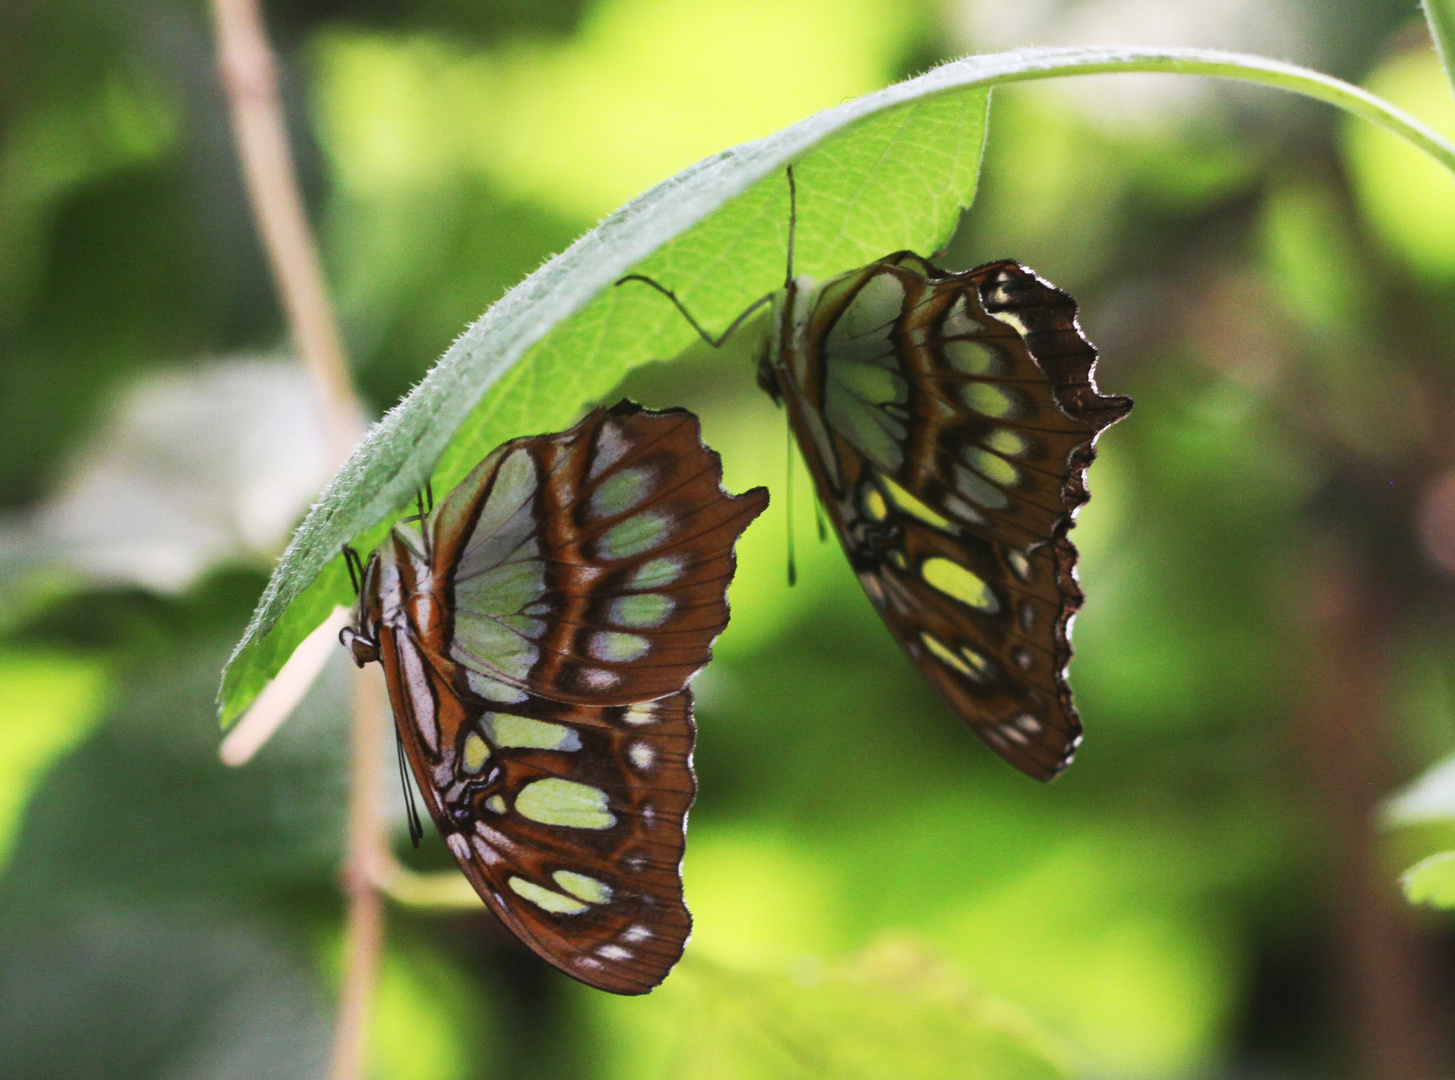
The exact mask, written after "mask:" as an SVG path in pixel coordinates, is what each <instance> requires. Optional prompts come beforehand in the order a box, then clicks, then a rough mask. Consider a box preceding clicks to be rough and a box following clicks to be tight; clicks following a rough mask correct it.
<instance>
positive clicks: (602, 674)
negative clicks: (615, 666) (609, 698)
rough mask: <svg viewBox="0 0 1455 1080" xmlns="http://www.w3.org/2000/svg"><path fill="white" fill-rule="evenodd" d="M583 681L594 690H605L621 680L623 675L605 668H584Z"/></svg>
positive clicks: (582, 670) (582, 671) (582, 672)
mask: <svg viewBox="0 0 1455 1080" xmlns="http://www.w3.org/2000/svg"><path fill="white" fill-rule="evenodd" d="M581 681H582V682H584V683H585V684H586V685H587V686H589V687H591V689H593V690H605V689H607V688H609V687H612V686H615V685H616V684H617V683H618V682H620V681H621V676H620V675H618V674H617V673H616V672H614V671H607V670H606V669H605V668H582V669H581Z"/></svg>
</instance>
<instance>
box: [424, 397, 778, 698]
mask: <svg viewBox="0 0 1455 1080" xmlns="http://www.w3.org/2000/svg"><path fill="white" fill-rule="evenodd" d="M721 477H722V467H721V463H720V462H719V460H718V457H717V455H716V454H715V453H713V452H712V451H711V450H709V449H707V448H706V447H705V446H704V445H703V444H702V441H701V436H700V431H699V427H698V423H697V418H696V417H694V416H693V415H692V414H691V413H689V412H687V411H686V410H683V409H670V410H666V411H663V412H646V411H643V410H640V409H638V408H636V407H635V406H628V407H622V406H618V407H617V408H616V409H613V410H606V411H601V410H598V411H597V412H596V413H594V414H592V416H590V417H588V418H587V419H586V420H585V421H583V422H582V423H581V424H580V425H578V426H577V427H576V428H573V429H572V430H571V431H569V432H565V433H563V434H561V435H557V436H549V437H541V438H533V439H517V440H514V441H513V442H510V443H506V444H505V445H504V446H502V447H501V448H500V449H499V450H497V451H496V452H495V453H494V454H492V455H491V456H490V457H489V458H487V459H486V460H485V461H484V462H482V463H481V465H480V466H479V467H478V468H477V469H476V470H475V472H473V473H472V474H471V476H470V477H469V478H467V479H466V481H465V482H463V483H462V484H461V485H460V486H459V487H458V488H457V489H456V490H455V492H454V493H452V494H451V496H450V497H449V498H448V499H447V500H446V501H445V503H444V504H443V505H442V506H441V507H440V509H439V511H437V519H436V526H437V528H436V531H438V532H439V533H441V534H442V535H447V536H449V537H452V538H453V539H452V540H451V541H445V540H441V542H440V543H439V545H438V546H437V548H436V550H435V551H434V553H433V563H434V566H435V574H436V577H437V578H438V579H441V580H446V581H449V582H451V583H452V589H453V596H452V600H453V602H452V605H451V608H452V612H453V620H454V633H453V640H452V643H451V646H450V648H451V655H452V656H453V658H454V659H455V660H457V661H458V662H459V663H461V664H463V665H464V666H465V667H466V668H467V669H468V670H470V671H472V672H474V674H475V677H476V678H475V682H476V684H477V686H478V688H479V689H480V690H481V691H482V692H483V693H484V694H485V696H487V697H488V696H494V697H496V698H498V699H500V700H507V701H508V700H510V699H511V698H512V697H513V696H517V695H524V694H530V693H544V694H546V695H547V696H549V697H551V698H553V699H555V700H558V701H573V702H577V703H580V704H589V705H620V704H628V703H631V702H635V701H643V700H647V699H650V698H655V697H661V696H663V695H664V694H669V693H674V692H676V691H678V690H681V689H682V688H683V687H684V686H685V685H686V684H687V681H688V680H689V679H690V678H691V677H692V676H693V675H694V674H695V673H696V672H697V671H698V670H699V669H700V668H701V667H702V666H703V665H704V664H705V663H707V660H708V658H709V656H710V655H711V646H712V642H713V640H714V639H715V638H716V637H717V635H718V634H719V633H720V632H721V631H722V627H723V625H724V624H725V623H726V621H727V600H726V596H725V589H726V586H727V582H728V581H729V580H730V579H731V578H732V574H733V568H734V561H733V553H732V546H733V542H734V541H735V540H736V539H737V537H738V535H739V534H740V533H741V532H742V530H743V529H744V528H746V527H747V525H748V523H749V522H750V521H752V519H753V518H754V517H756V516H757V515H758V514H759V513H761V512H762V509H763V507H764V506H765V505H766V504H767V492H766V491H764V490H763V489H761V488H759V489H755V490H753V491H750V492H747V493H746V494H743V495H738V496H728V495H726V494H725V493H724V492H723V491H722V487H721Z"/></svg>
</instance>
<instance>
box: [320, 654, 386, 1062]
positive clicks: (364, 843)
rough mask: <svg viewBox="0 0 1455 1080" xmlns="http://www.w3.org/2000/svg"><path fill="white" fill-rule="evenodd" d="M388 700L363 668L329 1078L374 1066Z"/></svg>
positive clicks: (351, 778)
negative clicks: (383, 759) (340, 974)
mask: <svg viewBox="0 0 1455 1080" xmlns="http://www.w3.org/2000/svg"><path fill="white" fill-rule="evenodd" d="M382 704H383V694H382V693H381V692H380V687H379V684H378V681H377V676H376V675H375V672H374V670H373V669H369V670H367V671H360V672H359V673H358V675H357V676H356V678H355V680H354V710H353V738H352V740H351V748H350V762H349V826H348V852H347V854H346V856H345V859H344V891H345V893H346V894H347V896H348V901H349V913H348V925H347V926H346V927H345V930H344V957H343V979H342V985H341V987H340V990H339V1004H338V1016H337V1017H336V1019H335V1020H334V1036H333V1055H332V1059H331V1061H330V1063H329V1073H328V1075H329V1077H330V1080H357V1078H359V1077H362V1076H364V1075H365V1073H366V1070H367V1066H368V1061H367V1055H368V1049H369V1017H370V1015H371V1013H372V1011H373V1010H372V1005H373V999H374V987H375V985H376V983H377V981H378V975H379V954H380V953H381V952H382V951H383V947H384V896H383V894H382V893H381V892H380V891H379V886H378V882H379V881H380V880H381V879H382V878H383V877H385V876H386V875H387V874H388V869H387V867H388V866H389V865H390V864H391V863H392V862H393V858H392V853H391V852H389V850H388V848H387V847H386V846H385V844H384V839H383V836H384V834H383V823H382V822H381V821H380V819H379V800H378V786H379V765H380V742H381V740H380V735H381V733H382V732H383V726H384V717H383V715H382Z"/></svg>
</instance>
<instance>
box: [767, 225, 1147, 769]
mask: <svg viewBox="0 0 1455 1080" xmlns="http://www.w3.org/2000/svg"><path fill="white" fill-rule="evenodd" d="M810 303H811V306H810V307H809V309H808V311H807V321H806V327H805V329H804V330H803V331H802V333H801V334H800V335H798V337H797V346H796V347H795V348H791V349H787V350H784V355H782V356H781V357H780V358H779V359H778V362H777V363H776V365H772V366H773V367H774V374H775V375H776V381H777V388H778V389H779V391H780V393H781V394H782V396H783V398H784V399H785V400H786V401H787V403H788V406H789V410H790V415H791V418H792V422H793V424H794V427H795V430H796V431H797V433H798V436H799V441H800V444H801V445H802V446H803V448H804V452H805V455H806V457H807V458H808V461H809V465H810V468H811V469H812V471H813V473H814V476H815V479H816V482H817V485H818V488H819V493H820V496H821V498H822V499H823V500H824V502H825V505H826V506H827V507H828V509H829V513H830V516H831V517H832V518H833V520H834V523H835V526H836V528H837V530H838V532H839V534H840V538H841V539H842V541H843V543H844V547H845V549H846V551H847V552H848V554H849V558H850V561H851V562H852V563H853V565H854V568H855V570H856V572H857V573H858V574H859V578H860V581H861V582H863V584H864V588H865V590H866V591H867V592H868V593H869V596H870V598H871V599H872V600H873V601H874V603H875V605H876V607H877V608H878V609H879V611H880V613H881V614H882V615H883V616H884V619H885V621H886V622H887V623H888V625H889V627H890V629H891V630H892V631H893V632H894V634H895V636H896V638H897V639H898V640H899V641H900V643H901V644H902V645H903V646H904V648H905V649H906V650H907V651H908V652H909V654H910V656H911V657H912V658H913V659H914V660H915V662H916V663H917V664H918V665H919V666H920V668H921V669H922V670H923V671H924V673H925V675H926V676H927V677H928V679H929V680H930V682H931V683H932V684H933V685H934V686H935V687H936V689H937V690H939V692H940V693H941V694H942V695H943V696H944V697H945V698H946V700H947V701H949V703H950V704H951V705H952V706H953V707H954V708H955V710H956V712H958V713H959V714H960V716H962V717H963V718H964V719H965V720H966V721H967V722H968V723H969V724H970V725H971V726H972V727H973V728H974V729H975V730H976V731H977V732H978V733H979V734H980V735H981V736H982V737H983V738H984V739H985V740H986V742H987V743H989V744H990V745H991V746H992V747H993V748H994V749H995V750H997V751H998V752H999V753H1000V754H1001V755H1002V756H1004V757H1005V758H1006V759H1007V760H1008V761H1010V762H1011V764H1013V765H1015V766H1016V767H1017V768H1019V769H1021V770H1022V771H1023V772H1025V773H1027V774H1028V775H1030V776H1033V777H1036V778H1038V779H1042V780H1046V779H1050V778H1052V777H1054V776H1055V775H1056V774H1057V773H1059V772H1060V771H1061V770H1062V769H1063V768H1065V766H1066V765H1067V764H1068V763H1069V762H1070V759H1071V755H1072V754H1073V753H1074V751H1075V749H1076V746H1077V744H1078V742H1079V741H1080V733H1081V724H1080V721H1079V719H1078V718H1077V715H1076V710H1075V708H1074V706H1073V704H1072V700H1071V691H1070V688H1069V687H1068V685H1067V683H1066V675H1065V672H1066V666H1067V664H1068V663H1069V661H1070V658H1071V643H1070V624H1071V619H1072V616H1073V615H1074V614H1075V612H1076V610H1077V609H1078V608H1079V607H1080V605H1081V601H1082V594H1081V590H1080V588H1079V587H1078V585H1077V583H1076V577H1075V566H1076V549H1075V547H1074V546H1073V545H1072V544H1071V542H1070V541H1069V540H1067V539H1066V532H1067V530H1068V529H1069V528H1070V526H1071V524H1072V519H1073V516H1074V514H1075V511H1076V510H1077V508H1078V507H1080V506H1081V504H1082V503H1084V502H1085V501H1086V499H1087V492H1086V484H1085V474H1086V468H1087V466H1088V465H1089V464H1090V462H1091V460H1092V457H1093V456H1094V444H1095V440H1096V436H1097V435H1098V434H1099V433H1100V432H1101V431H1102V430H1103V429H1104V428H1106V427H1107V426H1109V425H1110V424H1112V423H1115V422H1116V421H1117V420H1119V419H1121V418H1122V417H1123V416H1125V415H1126V413H1127V411H1128V410H1129V409H1130V408H1131V402H1130V401H1129V400H1128V399H1126V398H1120V397H1108V396H1103V395H1101V394H1100V393H1098V392H1097V389H1096V386H1095V382H1094V379H1093V369H1094V366H1095V362H1096V352H1095V350H1094V349H1093V348H1092V346H1091V344H1090V343H1089V342H1088V341H1087V340H1086V339H1085V338H1084V337H1083V336H1082V334H1081V332H1080V329H1079V327H1078V326H1077V322H1076V305H1075V302H1074V301H1073V300H1072V299H1071V298H1070V297H1069V296H1067V295H1066V294H1065V293H1063V292H1061V291H1060V290H1058V289H1056V288H1054V287H1053V286H1051V285H1049V284H1047V283H1046V282H1044V281H1042V280H1041V279H1040V278H1038V277H1037V276H1036V275H1035V274H1033V273H1032V272H1031V271H1029V270H1027V269H1026V268H1025V267H1022V266H1021V265H1020V264H1018V263H1015V262H1010V261H1005V262H998V263H992V264H989V265H987V266H983V267H980V268H978V269H976V270H972V271H970V272H968V273H964V274H945V273H942V272H941V271H939V270H937V269H935V268H934V267H933V266H931V265H930V264H929V263H927V262H925V261H924V260H923V259H921V258H919V257H918V256H916V255H913V254H911V253H909V252H900V253H898V254H895V255H891V256H889V257H887V258H885V259H881V260H879V261H878V262H876V263H873V264H871V265H869V266H867V267H865V268H863V269H862V270H858V271H855V272H853V273H851V274H846V275H844V276H843V277H840V278H837V279H835V280H833V281H831V282H829V283H828V284H827V285H825V286H824V288H823V289H822V290H821V291H820V292H819V293H818V294H817V296H816V297H814V298H813V299H812V300H811V301H810ZM785 339H786V336H785Z"/></svg>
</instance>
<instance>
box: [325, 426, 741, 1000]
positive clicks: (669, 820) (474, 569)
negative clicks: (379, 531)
mask: <svg viewBox="0 0 1455 1080" xmlns="http://www.w3.org/2000/svg"><path fill="white" fill-rule="evenodd" d="M633 469H636V470H640V474H639V475H646V474H649V475H650V477H652V478H654V481H653V482H652V483H651V484H648V485H646V490H645V492H644V493H642V492H641V491H640V489H641V488H642V486H643V485H642V484H641V483H638V482H637V481H636V480H631V479H629V480H626V481H621V480H618V481H616V486H615V487H612V486H611V485H612V478H613V477H620V476H622V475H627V474H630V470H633ZM719 476H720V469H719V467H718V462H717V458H716V456H715V455H713V454H712V453H711V452H710V451H708V450H706V449H705V448H704V447H702V445H701V443H700V441H699V440H698V436H697V425H696V420H695V418H693V417H691V415H690V414H687V413H685V412H683V411H681V410H670V411H668V412H665V413H648V412H643V411H642V410H640V409H638V408H636V407H635V406H630V405H628V404H625V403H624V404H623V405H621V406H618V407H617V408H615V409H613V410H610V411H604V410H598V411H597V412H594V413H592V414H591V415H590V416H589V417H587V419H586V420H584V421H583V422H582V423H581V424H579V425H578V426H577V427H575V428H573V429H572V430H571V431H568V432H565V433H563V434H561V435H553V436H542V437H539V438H532V439H517V440H514V441H513V442H510V443H507V444H505V445H504V446H503V447H501V448H500V449H499V450H497V451H496V452H495V453H493V454H492V455H491V456H490V457H488V458H487V459H486V460H485V461H484V462H482V463H481V465H480V466H479V467H478V468H477V469H476V470H475V471H474V472H473V473H471V475H470V476H469V477H467V478H466V480H465V481H464V482H462V483H461V485H460V486H459V487H458V488H456V489H455V491H454V492H452V493H451V494H450V496H449V497H448V498H446V499H445V500H444V502H443V503H442V504H441V505H440V506H439V507H438V508H437V509H436V510H435V511H434V512H433V513H431V514H430V515H429V516H428V517H427V518H426V519H425V521H424V522H423V523H422V528H421V529H417V530H416V529H414V528H413V527H410V526H400V527H396V529H395V530H394V532H393V533H392V534H391V537H390V538H389V540H388V541H386V543H385V544H383V545H381V546H380V548H379V550H378V551H376V552H375V554H374V556H373V557H372V558H371V559H370V562H369V565H368V567H367V569H366V572H365V575H364V589H363V591H362V592H361V594H360V601H359V607H358V612H357V617H356V627H354V628H351V629H350V630H349V631H348V633H349V634H350V635H351V637H352V638H356V639H359V641H361V642H363V643H364V644H363V645H355V646H354V647H355V649H356V651H355V656H356V658H357V659H361V660H367V659H371V658H373V656H372V652H377V657H378V659H380V660H381V662H382V663H383V667H384V671H385V675H386V679H387V682H388V685H389V693H390V700H391V704H392V705H393V709H394V716H395V721H396V724H397V726H398V730H399V733H400V737H401V740H402V742H403V744H404V748H405V752H406V754H407V755H408V758H409V762H410V765H411V768H412V770H413V772H414V775H415V779H416V781H417V782H418V784H419V787H420V789H421V791H422V792H423V795H424V799H425V802H426V804H427V805H428V807H429V811H430V815H431V817H433V819H434V821H435V823H436V825H437V826H438V827H439V829H440V831H441V833H442V834H443V835H444V837H445V841H446V843H447V844H448V845H449V847H450V850H451V851H452V852H453V853H454V854H455V857H456V858H457V859H458V861H459V863H460V866H461V867H462V869H463V870H464V872H465V874H466V876H467V877H468V878H469V879H470V881H471V883H472V884H473V885H474V886H475V888H476V891H477V892H479V894H480V896H481V897H482V898H483V899H484V900H485V902H486V904H487V905H489V907H490V908H491V910H492V911H494V912H495V914H496V915H497V916H499V918H500V919H501V921H502V922H504V923H505V924H506V925H507V926H509V927H510V929H511V930H512V931H514V932H515V934H516V935H517V936H518V937H520V939H521V940H522V941H524V942H525V943H526V944H527V945H529V946H530V947H531V948H532V949H533V950H535V952H536V953H538V954H539V955H540V956H542V957H544V958H545V959H546V960H548V961H550V962H551V963H552V964H554V965H556V966H557V967H559V968H560V969H561V970H563V971H565V972H567V973H568V974H570V975H573V976H575V977H576V978H579V979H581V980H582V981H584V982H587V983H590V984H591V985H593V986H596V987H599V988H601V989H604V990H611V991H613V992H616V993H623V994H639V993H643V992H645V991H647V990H650V989H651V988H652V987H653V986H655V985H656V984H657V983H659V982H660V981H661V980H662V979H663V978H664V977H665V975H666V974H667V972H668V971H669V970H670V969H671V967H672V965H673V964H674V963H676V961H677V959H678V958H679V957H680V956H681V954H682V949H683V946H684V945H685V943H686V940H687V935H688V931H689V929H690V926H691V923H690V919H689V916H688V913H687V909H686V907H685V905H684V904H683V901H682V881H681V862H682V851H683V846H684V842H685V828H686V818H687V811H688V808H689V807H690V805H691V803H692V799H693V795H694V793H695V781H694V778H693V774H692V745H693V737H694V735H693V733H694V728H693V722H692V699H691V696H690V693H689V692H688V691H687V690H686V689H685V684H686V682H687V681H688V679H690V678H691V676H692V674H693V673H695V672H696V671H697V670H698V668H700V667H701V665H702V663H704V662H705V661H706V659H707V653H708V649H709V647H710V645H711V643H712V641H713V639H714V638H716V636H717V635H718V634H719V633H720V632H721V630H722V628H723V626H724V625H725V623H726V622H727V603H726V599H725V592H726V589H727V585H728V582H729V581H730V579H731V577H732V570H733V557H732V545H733V543H734V541H735V540H736V539H737V537H738V535H739V534H740V533H741V532H742V530H743V529H744V528H745V527H746V526H747V524H748V523H749V522H750V521H751V520H752V518H753V517H755V516H756V515H757V514H758V513H759V512H761V510H762V509H763V506H764V505H766V502H767V494H766V492H764V491H763V490H762V489H756V490H754V491H752V492H749V493H747V494H745V495H741V496H730V495H728V494H727V493H726V492H724V491H723V490H722V489H721V487H720V485H719V479H718V478H719ZM655 478H660V483H658V482H655ZM603 492H605V494H603ZM642 513H654V514H657V515H660V517H661V519H662V522H663V524H662V526H661V527H658V526H657V525H652V526H650V527H646V528H644V527H642V526H640V525H638V526H635V528H636V530H637V531H636V532H635V533H633V534H632V536H635V537H637V539H636V540H633V541H632V542H630V543H628V542H626V541H624V540H622V541H618V540H607V541H605V542H603V537H610V536H612V533H611V530H612V529H613V528H616V527H617V526H618V525H620V524H621V523H622V522H629V521H632V520H633V519H634V516H635V515H640V514H642ZM563 519H565V520H563ZM623 535H625V534H622V533H618V534H616V536H617V537H621V536H623ZM643 536H646V537H647V538H648V539H647V540H646V541H643V540H642V539H641V537H643ZM608 549H609V550H608ZM654 561H655V565H654ZM642 597H649V598H651V597H661V598H663V599H664V600H666V601H670V603H663V602H660V601H657V600H646V601H643V600H641V599H640V598H642ZM648 616H650V617H648ZM627 632H630V633H632V634H633V635H638V636H640V637H641V638H642V639H643V640H646V641H647V642H648V647H647V648H645V649H643V650H641V651H640V652H638V653H637V654H635V655H633V656H631V657H624V656H622V655H621V654H620V652H617V653H613V654H611V655H609V656H607V657H605V658H603V656H602V655H600V654H601V653H603V652H606V650H605V649H601V648H598V647H597V644H596V643H597V640H598V638H599V636H600V635H602V634H607V633H627ZM654 661H655V666H654ZM643 666H646V667H649V668H651V670H649V671H648V672H647V673H646V674H644V675H641V676H640V677H638V668H640V667H643ZM583 670H586V671H590V670H608V671H611V672H614V673H616V674H618V675H619V678H618V679H617V680H616V681H615V682H613V683H612V684H611V688H610V690H609V691H608V690H604V689H603V688H601V687H596V686H593V685H592V682H591V679H590V678H589V676H588V677H583V676H582V675H581V674H580V673H581V672H582V671H583ZM562 687H564V689H560V688H562ZM583 687H585V688H586V689H587V690H589V691H591V693H592V694H594V696H595V697H596V698H598V699H602V698H604V699H606V700H596V701H582V700H580V698H582V697H584V696H586V694H585V693H583V690H582V688H583ZM626 695H631V697H630V699H629V700H620V699H621V698H622V697H623V696H626Z"/></svg>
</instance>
